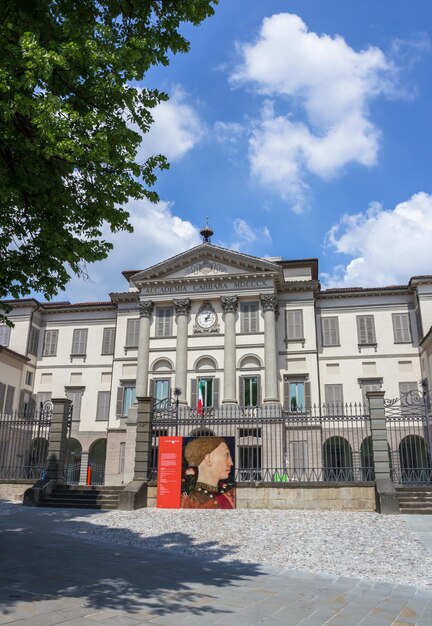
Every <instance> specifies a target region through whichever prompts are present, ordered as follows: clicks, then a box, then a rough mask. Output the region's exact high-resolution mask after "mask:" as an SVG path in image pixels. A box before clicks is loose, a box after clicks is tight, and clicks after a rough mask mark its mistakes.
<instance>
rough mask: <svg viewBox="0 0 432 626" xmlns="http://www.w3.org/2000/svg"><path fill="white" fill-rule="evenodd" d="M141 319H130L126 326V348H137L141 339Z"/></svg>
mask: <svg viewBox="0 0 432 626" xmlns="http://www.w3.org/2000/svg"><path fill="white" fill-rule="evenodd" d="M139 323H140V321H139V319H136V320H132V319H131V320H128V321H127V327H126V348H137V347H138V339H139Z"/></svg>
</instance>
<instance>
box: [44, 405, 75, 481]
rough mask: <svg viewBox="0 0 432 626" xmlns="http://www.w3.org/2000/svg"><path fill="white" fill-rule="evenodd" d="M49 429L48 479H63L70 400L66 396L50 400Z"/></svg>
mask: <svg viewBox="0 0 432 626" xmlns="http://www.w3.org/2000/svg"><path fill="white" fill-rule="evenodd" d="M52 404H53V409H52V418H51V429H50V434H49V440H48V465H47V473H46V478H47V479H48V480H56V481H58V482H63V481H64V469H65V464H66V438H67V429H68V419H69V409H70V406H71V404H72V402H71V400H67V399H66V398H62V399H57V400H52Z"/></svg>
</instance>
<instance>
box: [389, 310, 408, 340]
mask: <svg viewBox="0 0 432 626" xmlns="http://www.w3.org/2000/svg"><path fill="white" fill-rule="evenodd" d="M392 319H393V335H394V341H395V343H411V327H410V321H409V314H408V313H393V315H392Z"/></svg>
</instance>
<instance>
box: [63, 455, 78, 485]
mask: <svg viewBox="0 0 432 626" xmlns="http://www.w3.org/2000/svg"><path fill="white" fill-rule="evenodd" d="M80 471H81V460H78V461H70V462H69V463H66V465H65V471H64V483H65V485H78V484H79V480H80Z"/></svg>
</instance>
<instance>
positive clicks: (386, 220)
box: [322, 192, 432, 288]
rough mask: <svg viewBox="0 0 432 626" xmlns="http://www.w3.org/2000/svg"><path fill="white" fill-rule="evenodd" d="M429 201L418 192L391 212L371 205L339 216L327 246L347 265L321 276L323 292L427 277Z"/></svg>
mask: <svg viewBox="0 0 432 626" xmlns="http://www.w3.org/2000/svg"><path fill="white" fill-rule="evenodd" d="M431 241H432V195H428V194H427V193H424V192H420V193H417V194H415V195H413V196H412V197H411V198H410V199H409V200H407V201H406V202H401V203H400V204H398V205H397V206H396V207H395V208H394V209H393V210H391V211H388V210H385V209H384V208H383V207H382V206H381V205H380V204H379V203H372V204H371V205H370V206H369V208H368V210H367V211H365V212H363V213H357V214H355V215H344V216H343V217H342V218H341V220H340V222H339V224H336V225H335V226H333V228H332V229H331V230H330V231H329V232H328V233H327V244H328V245H329V246H330V247H332V248H333V249H334V250H335V251H336V252H339V253H342V254H345V255H348V256H349V257H351V260H350V261H349V262H347V263H346V264H345V265H340V266H338V267H336V268H335V269H334V271H333V272H331V273H328V274H323V276H322V278H323V286H325V287H326V288H329V287H337V286H346V287H348V286H358V287H362V286H369V287H373V286H383V285H395V284H404V283H407V282H408V280H409V279H410V278H411V276H415V275H421V274H430V273H431V272H432V246H431Z"/></svg>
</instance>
